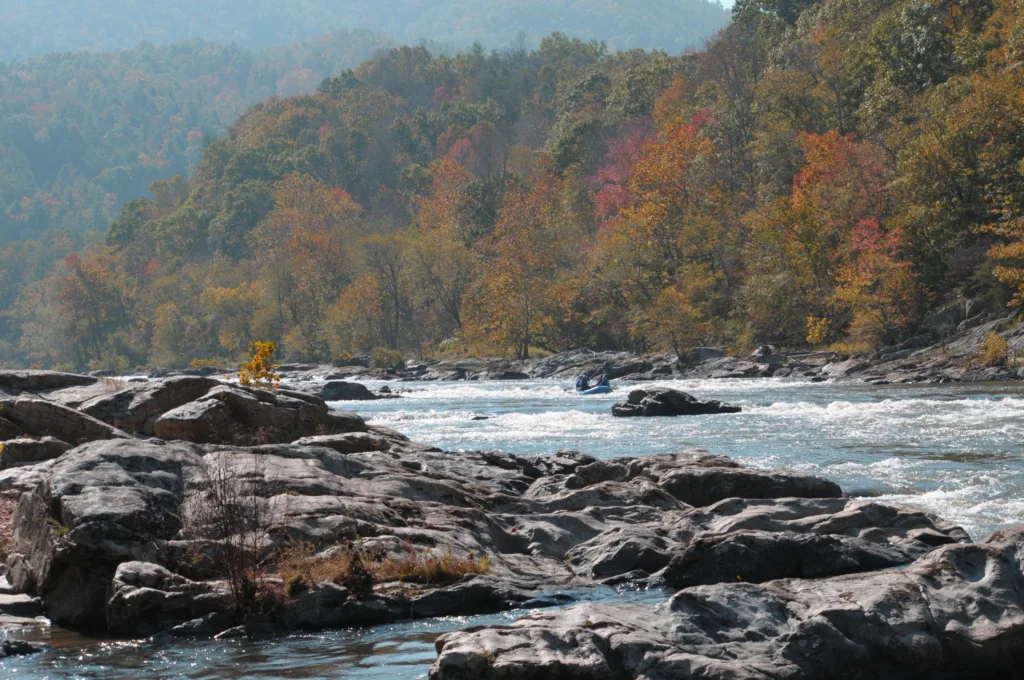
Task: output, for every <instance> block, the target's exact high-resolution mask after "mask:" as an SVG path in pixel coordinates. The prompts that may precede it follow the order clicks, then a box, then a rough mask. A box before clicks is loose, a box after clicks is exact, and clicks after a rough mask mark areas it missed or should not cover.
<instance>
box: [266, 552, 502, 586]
mask: <svg viewBox="0 0 1024 680" xmlns="http://www.w3.org/2000/svg"><path fill="white" fill-rule="evenodd" d="M489 568H490V567H489V564H488V560H487V556H486V555H481V556H479V557H478V556H477V555H475V554H474V553H472V552H470V553H468V554H467V555H465V556H458V555H456V554H454V553H453V552H452V551H451V550H450V549H446V550H444V551H443V552H440V553H436V552H433V551H432V550H430V549H429V548H428V549H425V550H419V549H418V548H416V547H415V546H413V545H411V544H406V553H405V555H403V556H402V558H400V559H395V560H392V559H387V558H375V557H372V556H370V555H368V554H367V553H366V551H365V550H363V549H362V548H361V547H360V546H359V545H358V544H352V543H350V544H347V545H345V546H342V547H341V548H340V549H339V550H336V551H334V552H333V554H332V555H331V556H330V557H318V556H316V554H315V549H314V548H313V546H312V545H310V544H309V543H296V544H294V545H292V546H290V547H289V548H287V549H285V550H284V551H283V552H282V553H281V557H280V562H279V573H280V577H281V579H282V580H283V581H284V584H285V591H286V592H287V593H288V594H289V595H294V594H295V593H297V592H301V591H302V590H303V589H304V588H307V587H309V586H310V585H312V584H314V583H322V582H330V583H337V584H339V585H343V586H345V587H346V588H348V589H349V590H350V591H352V592H353V593H356V594H368V593H370V592H372V591H373V585H374V584H375V583H390V582H394V581H402V582H406V583H423V584H428V585H435V584H444V583H452V582H455V581H458V580H459V579H461V578H462V577H463V576H466V575H469V574H486V573H487V571H488V570H489Z"/></svg>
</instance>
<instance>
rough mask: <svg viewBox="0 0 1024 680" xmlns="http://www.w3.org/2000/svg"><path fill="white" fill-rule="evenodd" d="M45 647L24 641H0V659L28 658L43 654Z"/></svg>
mask: <svg viewBox="0 0 1024 680" xmlns="http://www.w3.org/2000/svg"><path fill="white" fill-rule="evenodd" d="M45 651H46V646H45V645H40V644H35V643H32V642H26V641H24V640H3V641H0V659H2V658H4V657H7V656H28V655H29V654H38V653H39V652H45Z"/></svg>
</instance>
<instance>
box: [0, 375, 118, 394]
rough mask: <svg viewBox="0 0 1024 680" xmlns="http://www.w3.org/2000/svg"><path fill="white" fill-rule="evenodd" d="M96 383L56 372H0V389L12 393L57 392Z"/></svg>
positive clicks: (88, 379) (92, 380) (81, 376)
mask: <svg viewBox="0 0 1024 680" xmlns="http://www.w3.org/2000/svg"><path fill="white" fill-rule="evenodd" d="M97 382H98V380H97V379H96V378H94V377H92V376H88V375H78V374H75V373H60V372H58V371H0V389H2V390H6V391H8V392H12V393H18V392H42V391H45V390H58V389H62V388H65V387H76V386H79V385H93V384H95V383H97Z"/></svg>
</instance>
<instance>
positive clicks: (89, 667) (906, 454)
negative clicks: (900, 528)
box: [0, 379, 1024, 680]
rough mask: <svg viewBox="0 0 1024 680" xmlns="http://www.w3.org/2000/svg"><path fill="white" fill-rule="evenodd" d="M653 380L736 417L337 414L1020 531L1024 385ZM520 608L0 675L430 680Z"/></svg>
mask: <svg viewBox="0 0 1024 680" xmlns="http://www.w3.org/2000/svg"><path fill="white" fill-rule="evenodd" d="M368 384H369V385H370V386H374V387H376V386H380V385H382V384H383V383H380V382H376V383H368ZM657 384H662V385H666V386H671V387H676V388H678V389H683V390H686V391H689V392H692V393H694V394H696V395H697V396H699V397H701V398H710V399H722V400H726V401H731V402H734V403H737V404H739V405H741V406H743V407H744V412H743V413H740V414H736V415H727V416H702V417H695V418H660V419H643V418H627V419H620V418H612V417H611V414H610V410H611V405H612V403H614V402H615V401H619V400H621V399H623V398H624V397H625V395H626V392H628V389H629V387H628V386H624V385H621V384H620V385H619V386H618V391H617V392H616V393H613V394H611V395H605V396H591V397H579V396H576V395H575V393H574V392H573V391H572V389H571V388H572V386H571V385H570V384H569V383H565V384H561V383H558V382H553V381H526V382H515V383H498V382H494V383H487V382H481V383H475V382H459V383H403V384H400V385H398V384H392V385H391V386H392V387H393V388H401V389H402V390H404V398H403V399H401V400H387V401H380V402H362V403H338V404H335V405H336V406H338V407H341V408H347V409H351V410H355V411H358V412H360V413H362V414H364V415H366V416H367V417H368V418H369V419H370V420H371V421H372V422H374V423H377V424H381V425H387V426H389V427H393V428H395V429H397V430H399V431H401V432H404V433H405V434H407V435H409V436H410V437H412V438H413V439H415V440H417V441H422V442H427V443H432V444H436V445H438V446H440V447H442V448H445V449H447V450H451V451H459V450H473V449H502V450H505V451H508V452H510V453H522V454H530V453H551V452H554V451H557V450H560V449H577V450H580V451H585V452H587V453H590V454H593V455H595V456H599V457H605V458H612V457H616V456H626V455H631V456H635V455H645V454H651V453H663V452H674V451H679V450H682V449H686V448H689V447H694V446H699V447H703V448H706V449H708V450H710V451H713V452H715V453H723V454H726V455H729V456H733V457H735V458H737V459H740V460H742V461H744V462H746V463H748V464H750V465H755V466H763V467H780V466H787V467H794V468H798V469H802V470H806V471H809V472H814V473H817V474H823V475H825V476H828V477H829V478H831V479H834V480H835V481H837V482H839V483H840V484H842V485H843V488H844V489H845V490H846V491H847V492H850V493H853V494H855V495H865V496H872V497H878V498H880V499H882V500H887V501H892V502H901V503H907V504H911V505H916V506H919V507H922V508H925V509H927V510H931V511H933V512H935V513H937V514H939V515H941V516H943V517H945V518H947V519H950V520H952V521H954V522H957V523H959V524H961V525H962V526H963V527H964V528H965V529H967V530H968V531H969V532H970V533H971V534H972V536H974V537H975V538H979V537H983V536H985V535H987V534H988V533H989V532H991V531H993V530H995V529H997V528H1000V527H1004V526H1007V525H1010V524H1016V523H1022V522H1024V456H1022V442H1024V387H1022V386H1021V385H1020V384H1016V385H1012V384H1011V385H952V386H951V385H940V386H870V385H857V384H829V383H808V382H800V381H790V380H778V379H760V380H721V381H667V382H663V383H657ZM481 416H486V419H480V417H481ZM456 455H457V454H456ZM577 595H579V594H577ZM585 597H587V599H614V600H617V601H638V600H639V601H644V602H657V601H661V600H662V599H664V597H665V593H662V592H659V591H654V592H640V593H633V592H626V593H616V592H615V591H611V590H609V589H600V590H597V591H592V592H591V593H589V594H587V595H585ZM522 614H523V612H522V611H514V612H508V613H505V614H501V615H496V616H483V617H465V618H461V617H458V618H444V619H435V620H429V621H415V622H408V623H403V624H396V625H388V626H379V627H375V628H369V629H362V630H347V631H332V632H326V633H318V634H309V635H292V636H288V637H284V638H275V639H270V640H263V641H230V642H182V641H178V640H170V639H166V640H164V639H156V640H146V641H135V642H123V641H118V642H111V641H102V640H88V639H85V638H82V637H80V636H77V635H74V634H71V633H67V632H66V631H60V630H58V629H49V628H46V629H42V630H29V631H26V630H24V629H19V630H18V631H16V632H7V633H6V634H13V635H21V636H25V637H29V638H32V639H38V640H42V641H45V642H48V643H49V644H50V645H51V646H52V648H51V650H50V651H48V652H47V653H45V654H41V655H37V656H34V657H28V658H21V659H5V660H0V677H12V678H13V677H17V678H27V679H30V680H41V679H43V678H54V679H57V678H60V679H63V678H82V679H89V680H93V679H95V680H108V679H114V680H122V679H128V678H131V679H133V680H141V679H142V678H147V679H148V678H210V679H216V680H227V679H234V678H267V679H270V678H282V679H283V678H346V679H349V678H351V679H355V680H367V679H373V680H376V679H384V678H387V679H388V680H404V679H412V678H423V677H425V676H426V673H427V671H428V670H429V668H430V665H431V664H432V663H433V660H434V658H435V652H434V646H433V643H434V639H435V638H436V637H437V636H438V635H439V634H441V633H444V632H447V631H451V630H456V629H459V628H464V627H466V626H470V625H479V624H483V623H502V622H511V621H513V620H515V619H516V618H517V617H519V616H521V615H522Z"/></svg>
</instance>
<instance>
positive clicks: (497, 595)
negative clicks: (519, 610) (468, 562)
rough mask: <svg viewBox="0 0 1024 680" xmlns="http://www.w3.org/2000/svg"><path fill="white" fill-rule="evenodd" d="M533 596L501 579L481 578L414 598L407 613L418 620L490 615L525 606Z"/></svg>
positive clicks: (527, 591) (528, 591)
mask: <svg viewBox="0 0 1024 680" xmlns="http://www.w3.org/2000/svg"><path fill="white" fill-rule="evenodd" d="M533 595H534V593H533V592H531V591H530V590H523V589H518V588H516V587H514V586H512V585H510V584H509V583H507V582H503V581H502V580H500V579H495V578H489V577H486V576H480V577H476V578H471V579H469V580H467V581H464V582H462V583H455V584H452V585H449V586H445V587H443V588H438V589H436V590H432V591H431V592H428V593H426V594H425V595H420V596H419V597H415V598H413V599H412V600H411V601H410V603H409V613H410V615H415V616H416V617H417V618H419V617H431V618H432V617H436V616H450V615H460V616H472V615H477V614H493V613H496V612H501V611H506V610H508V609H514V608H516V607H521V606H524V605H526V604H527V603H529V602H530V601H531V600H532V599H533Z"/></svg>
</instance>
